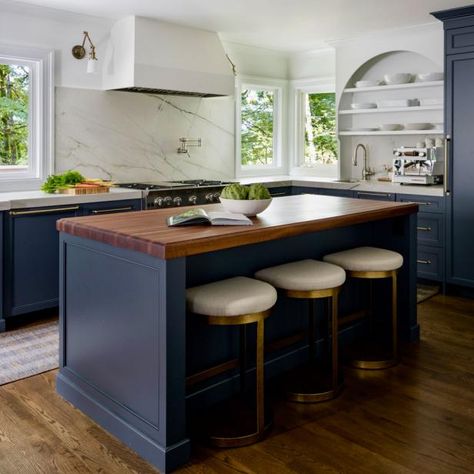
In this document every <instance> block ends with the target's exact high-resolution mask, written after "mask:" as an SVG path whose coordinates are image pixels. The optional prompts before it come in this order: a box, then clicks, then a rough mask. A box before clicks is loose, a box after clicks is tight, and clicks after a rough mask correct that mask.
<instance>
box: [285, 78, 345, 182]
mask: <svg viewBox="0 0 474 474" xmlns="http://www.w3.org/2000/svg"><path fill="white" fill-rule="evenodd" d="M293 91H294V95H293V97H294V109H293V110H294V112H295V122H294V124H295V126H294V129H293V133H294V135H293V139H292V143H293V150H294V157H295V159H294V166H296V169H295V170H294V171H296V172H298V171H297V170H298V169H300V170H301V172H304V173H310V174H311V175H315V176H319V177H328V178H335V177H337V175H338V167H339V161H338V152H339V143H338V139H337V132H336V94H335V92H334V86H332V85H321V84H311V83H307V84H304V85H297V86H296V87H294V89H293Z"/></svg>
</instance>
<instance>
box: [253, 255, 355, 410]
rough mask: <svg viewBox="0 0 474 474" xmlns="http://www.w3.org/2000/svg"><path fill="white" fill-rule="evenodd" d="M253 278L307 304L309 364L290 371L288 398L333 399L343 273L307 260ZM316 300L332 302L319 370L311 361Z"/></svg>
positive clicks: (338, 379) (337, 378) (338, 385)
mask: <svg viewBox="0 0 474 474" xmlns="http://www.w3.org/2000/svg"><path fill="white" fill-rule="evenodd" d="M255 278H258V279H259V280H264V281H266V282H268V283H270V284H272V285H273V286H274V287H276V288H278V289H280V290H282V291H283V292H284V294H285V295H286V296H287V297H288V298H297V299H306V300H308V303H309V314H308V345H309V364H308V365H307V366H305V367H303V368H302V369H297V370H295V371H293V372H292V375H291V376H290V379H289V381H288V388H287V395H288V398H289V399H290V400H293V401H297V402H306V403H310V402H322V401H325V400H330V399H332V398H335V397H336V396H337V395H338V394H339V392H340V390H341V388H342V380H341V377H340V374H339V365H338V345H337V338H338V310H337V306H338V305H337V303H338V294H339V291H340V288H341V286H342V285H343V283H344V281H345V280H346V274H345V272H344V270H343V269H342V268H341V267H338V266H336V265H332V264H330V263H325V262H319V261H317V260H310V259H308V260H300V261H297V262H291V263H287V264H283V265H278V266H275V267H270V268H265V269H262V270H259V271H258V272H257V273H256V274H255ZM319 298H331V303H332V304H331V311H330V313H331V315H330V319H331V340H332V342H331V355H330V358H331V363H330V367H321V366H320V365H317V364H316V361H315V354H316V344H315V330H314V327H315V300H317V299H319ZM328 336H329V335H328Z"/></svg>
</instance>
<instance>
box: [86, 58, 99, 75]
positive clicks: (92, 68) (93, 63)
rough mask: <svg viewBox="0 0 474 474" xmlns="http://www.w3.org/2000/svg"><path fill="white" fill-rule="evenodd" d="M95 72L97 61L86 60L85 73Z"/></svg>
mask: <svg viewBox="0 0 474 474" xmlns="http://www.w3.org/2000/svg"><path fill="white" fill-rule="evenodd" d="M96 72H97V59H92V58H90V59H88V61H87V73H88V74H94V73H96Z"/></svg>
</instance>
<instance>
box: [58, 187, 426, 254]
mask: <svg viewBox="0 0 474 474" xmlns="http://www.w3.org/2000/svg"><path fill="white" fill-rule="evenodd" d="M298 197H301V196H291V198H293V199H294V198H298ZM311 197H313V196H311ZM314 197H318V198H319V197H320V196H314ZM324 198H325V199H327V198H328V197H327V196H324ZM276 199H288V198H276ZM329 199H338V200H346V201H356V200H355V199H350V198H338V197H329ZM357 201H358V200H357ZM367 203H368V201H365V203H364V204H365V206H361V207H364V208H365V209H364V210H363V211H361V212H350V213H347V214H341V215H335V216H328V217H324V216H323V217H316V218H315V219H309V220H308V219H306V220H303V221H301V222H291V223H283V224H281V225H271V226H245V227H240V226H235V227H234V226H232V233H225V234H223V235H205V236H202V237H200V236H198V235H194V234H193V236H192V238H190V239H188V240H177V241H176V242H166V243H163V242H157V241H156V240H153V238H152V237H151V236H152V235H153V236H156V235H157V234H158V235H159V232H156V231H155V230H153V229H151V230H150V231H149V232H143V231H142V232H141V235H136V234H133V233H132V232H131V231H130V230H128V231H127V227H126V226H125V225H124V229H123V231H122V230H117V229H114V230H111V229H107V228H105V226H102V227H101V223H105V222H111V219H112V218H113V216H112V215H109V216H106V217H104V216H93V217H86V218H66V219H60V220H59V221H58V222H57V229H58V231H60V232H64V233H67V234H71V235H74V236H77V237H80V238H84V239H89V240H95V241H99V242H102V243H105V244H109V245H112V246H115V247H120V248H125V249H129V250H134V251H137V252H141V253H146V254H149V255H151V256H154V257H157V258H161V259H174V258H180V257H186V256H191V255H197V254H201V253H208V252H214V251H217V250H225V249H228V248H232V247H238V246H241V245H251V244H255V243H260V242H266V241H271V240H276V239H282V238H287V237H294V236H297V235H301V234H305V233H309V232H318V231H323V230H328V229H332V228H338V227H346V226H351V225H357V224H362V223H365V222H372V221H376V220H382V219H389V218H395V217H401V216H404V215H408V214H411V213H415V212H417V210H418V205H417V204H415V203H384V204H385V206H384V207H377V208H374V209H369V210H367V209H366V208H367V206H368V204H367ZM377 203H378V204H379V206H380V201H377ZM203 207H205V206H203ZM209 207H211V206H209ZM214 207H215V206H214ZM369 207H370V206H369ZM185 209H186V208H182V209H180V210H179V212H181V210H185ZM177 211H178V209H176V208H174V209H173V210H171V212H174V213H176V212H177ZM151 212H154V211H150V210H148V211H139V212H136V213H133V214H136V215H138V214H146V213H151ZM155 212H163V213H167V214H166V215H168V214H169V213H170V210H169V209H167V210H163V211H155ZM127 214H131V213H127ZM120 215H122V216H123V215H124V214H116V215H115V216H116V217H118V216H120ZM225 227H226V228H227V229H229V227H230V226H225ZM173 229H178V228H173ZM179 229H185V228H183V227H182V228H179ZM227 229H226V231H227V232H229V231H230V229H229V230H227Z"/></svg>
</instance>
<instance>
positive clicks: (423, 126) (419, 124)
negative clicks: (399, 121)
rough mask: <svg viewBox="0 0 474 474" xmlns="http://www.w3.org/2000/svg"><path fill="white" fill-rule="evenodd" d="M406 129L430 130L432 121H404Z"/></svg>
mask: <svg viewBox="0 0 474 474" xmlns="http://www.w3.org/2000/svg"><path fill="white" fill-rule="evenodd" d="M404 126H405V129H406V130H431V129H432V128H433V124H432V123H424V122H416V123H406V124H405V125H404Z"/></svg>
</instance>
